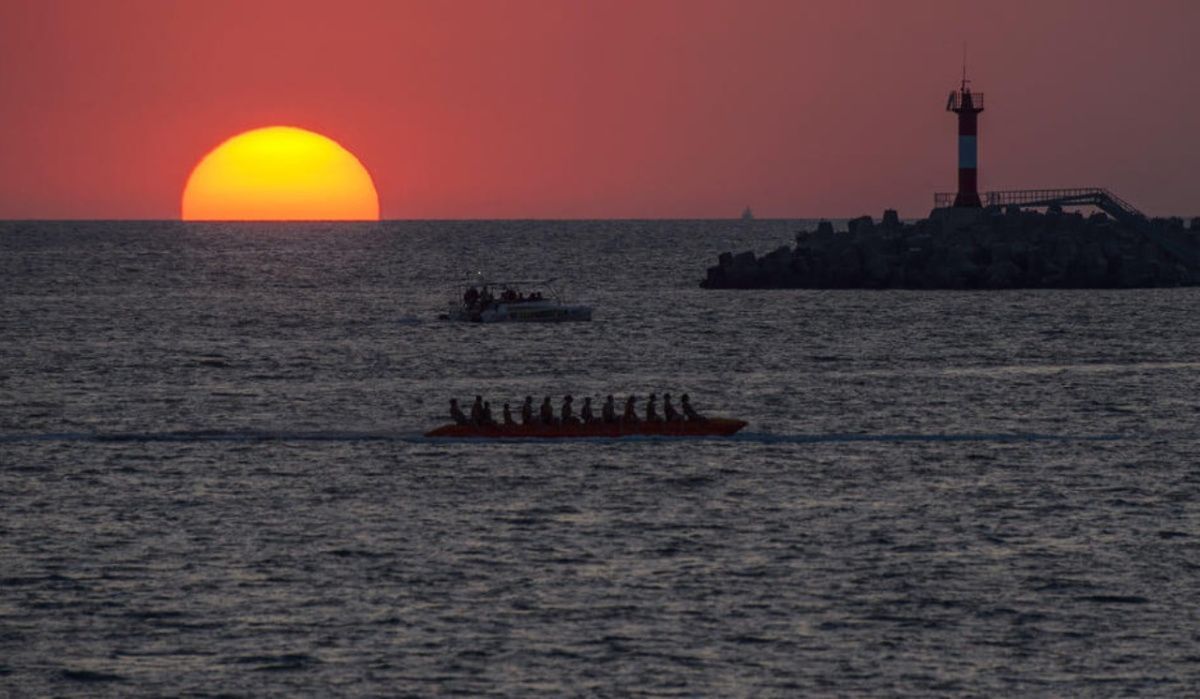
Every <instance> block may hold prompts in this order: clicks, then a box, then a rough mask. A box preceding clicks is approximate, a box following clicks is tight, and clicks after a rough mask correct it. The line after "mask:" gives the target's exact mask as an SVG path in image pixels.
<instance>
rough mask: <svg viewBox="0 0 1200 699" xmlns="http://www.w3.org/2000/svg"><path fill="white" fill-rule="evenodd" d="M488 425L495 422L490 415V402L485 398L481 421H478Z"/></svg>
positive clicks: (492, 424)
mask: <svg viewBox="0 0 1200 699" xmlns="http://www.w3.org/2000/svg"><path fill="white" fill-rule="evenodd" d="M480 424H483V425H487V426H489V427H491V426H494V425H495V424H496V420H495V419H494V418H493V417H492V404H491V403H489V402H487V401H486V400H485V401H484V402H483V422H482V423H480Z"/></svg>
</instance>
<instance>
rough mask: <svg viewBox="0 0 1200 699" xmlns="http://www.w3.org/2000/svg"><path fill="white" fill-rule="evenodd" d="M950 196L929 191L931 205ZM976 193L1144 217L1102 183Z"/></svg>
mask: <svg viewBox="0 0 1200 699" xmlns="http://www.w3.org/2000/svg"><path fill="white" fill-rule="evenodd" d="M954 196H955V195H954V193H948V192H939V193H938V194H935V195H933V202H934V206H937V207H939V208H941V207H947V206H953V204H954ZM980 197H981V198H982V199H983V205H984V206H1020V207H1024V208H1030V209H1037V208H1043V207H1049V206H1094V207H1096V208H1097V209H1100V210H1101V211H1103V212H1104V213H1106V214H1108V215H1109V216H1112V217H1113V218H1115V219H1117V220H1118V221H1121V222H1122V223H1128V224H1132V225H1137V224H1138V223H1141V222H1144V221H1146V215H1145V214H1143V213H1142V212H1141V211H1139V210H1138V209H1137V207H1136V206H1134V205H1133V204H1130V203H1129V202H1127V201H1125V200H1124V199H1122V198H1121V197H1118V196H1117V195H1115V194H1113V193H1112V192H1110V191H1108V190H1107V189H1104V188H1103V187H1080V188H1075V189H1016V190H1008V191H1000V192H984V193H983V194H981V195H980Z"/></svg>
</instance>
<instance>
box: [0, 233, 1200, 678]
mask: <svg viewBox="0 0 1200 699" xmlns="http://www.w3.org/2000/svg"><path fill="white" fill-rule="evenodd" d="M799 225H801V224H800V223H799V222H787V221H756V222H753V223H742V222H704V221H698V222H697V221H692V222H689V221H673V222H629V221H620V222H608V221H597V222H565V223H563V222H524V223H523V222H472V223H452V222H436V223H421V222H413V223H381V224H372V225H365V224H364V225H249V224H245V225H207V226H206V225H183V224H178V223H4V224H0V694H6V695H13V696H39V695H60V696H61V695H79V696H105V695H122V696H123V695H131V694H132V695H153V696H158V695H191V696H206V695H231V696H261V695H280V696H296V695H313V696H330V695H347V696H380V695H412V696H427V695H431V694H460V695H470V696H488V695H497V696H520V697H528V696H564V695H601V696H617V695H620V696H642V695H645V696H751V695H753V696H799V695H807V696H820V695H859V696H861V695H887V696H895V695H909V696H937V695H990V696H1017V695H1030V696H1072V695H1126V694H1131V693H1140V694H1147V695H1155V696H1164V695H1178V696H1187V695H1195V694H1196V693H1197V692H1198V691H1200V604H1198V603H1200V582H1198V581H1200V508H1198V506H1197V496H1198V495H1200V469H1198V468H1197V457H1196V454H1197V452H1198V451H1200V439H1198V435H1200V431H1198V429H1197V420H1198V418H1200V349H1198V348H1197V339H1198V337H1200V332H1198V331H1200V325H1198V324H1197V322H1196V320H1195V315H1196V309H1197V307H1198V304H1200V290H1194V289H1179V290H1172V289H1159V290H1145V291H1113V292H1104V291H1028V292H963V293H957V292H904V291H885V292H864V291H703V290H701V289H699V288H698V281H699V279H700V278H701V277H702V276H703V274H704V268H705V267H706V266H707V265H710V264H714V263H715V258H716V255H717V253H719V252H722V251H724V250H735V251H736V250H742V249H755V250H757V251H759V252H764V251H767V250H770V249H772V248H774V247H776V246H778V245H781V244H785V243H787V242H789V240H790V239H791V237H792V234H793V233H794V232H795V230H796V229H797V228H798V226H799ZM475 270H483V271H485V272H487V273H489V274H491V275H495V276H506V277H545V276H556V277H559V278H560V279H561V280H562V281H563V284H564V286H565V288H566V291H567V293H568V295H569V296H570V297H571V298H572V299H574V300H578V301H582V302H586V303H590V304H593V305H594V306H595V308H596V312H595V320H594V321H593V322H592V323H590V324H573V325H561V326H489V327H484V326H478V325H453V324H447V323H444V322H440V321H437V320H436V316H437V314H438V313H439V312H440V311H441V310H442V309H443V307H444V305H445V303H446V301H447V299H448V298H449V296H450V295H451V293H452V291H453V288H452V283H453V281H454V280H456V279H458V278H461V277H462V276H464V275H465V274H467V273H469V272H472V271H475ZM631 391H632V392H636V393H639V394H645V393H648V392H650V391H657V392H660V393H661V392H663V391H670V392H672V393H681V392H688V393H690V394H691V395H692V396H693V400H694V402H695V403H696V404H697V406H698V407H699V408H700V409H701V410H704V411H707V412H710V413H713V414H724V415H729V416H736V417H741V418H744V419H746V420H749V421H750V426H749V427H748V428H747V429H746V430H745V431H744V432H743V433H742V434H741V435H739V436H737V437H735V438H731V439H705V440H682V439H675V440H671V439H642V440H638V439H630V440H612V441H605V440H593V441H580V442H553V443H542V442H537V441H518V442H511V443H477V442H470V441H450V442H442V441H437V440H429V439H426V438H424V437H422V436H421V435H422V433H423V432H424V431H425V430H427V429H429V428H431V427H433V426H435V425H437V424H439V423H441V422H444V419H443V412H444V407H445V401H446V399H447V398H449V397H450V396H458V397H460V398H462V399H466V398H469V397H470V396H472V395H474V394H475V393H484V394H485V395H486V396H487V397H488V398H489V399H490V400H492V401H493V403H494V404H495V405H496V406H499V404H501V403H503V402H504V401H513V402H516V401H518V400H519V399H520V398H521V397H523V396H524V395H526V394H531V395H534V396H535V397H538V398H540V397H541V396H543V395H552V396H560V395H562V394H564V393H568V392H570V393H572V394H574V395H575V396H577V397H578V396H584V395H592V396H597V397H599V396H603V395H605V394H607V393H616V394H618V396H621V395H624V394H626V393H627V392H631Z"/></svg>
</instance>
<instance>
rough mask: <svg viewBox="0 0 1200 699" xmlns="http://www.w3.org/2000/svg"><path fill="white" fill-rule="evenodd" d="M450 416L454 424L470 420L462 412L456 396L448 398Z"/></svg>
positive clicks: (461, 423) (463, 423) (462, 423)
mask: <svg viewBox="0 0 1200 699" xmlns="http://www.w3.org/2000/svg"><path fill="white" fill-rule="evenodd" d="M450 417H451V418H452V419H453V420H454V424H456V425H465V424H467V423H468V422H470V420H468V419H467V416H466V414H465V413H463V411H462V408H460V407H458V399H457V398H451V399H450Z"/></svg>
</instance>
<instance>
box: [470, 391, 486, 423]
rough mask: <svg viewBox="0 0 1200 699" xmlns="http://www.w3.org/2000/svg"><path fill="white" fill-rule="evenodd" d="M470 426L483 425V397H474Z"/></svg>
mask: <svg viewBox="0 0 1200 699" xmlns="http://www.w3.org/2000/svg"><path fill="white" fill-rule="evenodd" d="M471 424H472V425H482V424H483V396H475V402H474V403H473V404H472V405H471Z"/></svg>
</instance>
